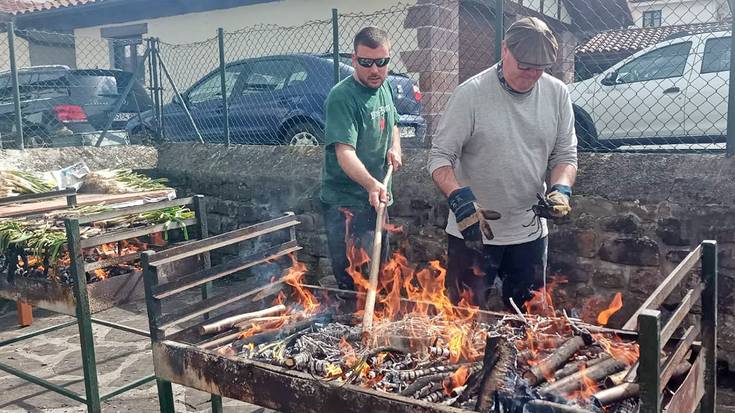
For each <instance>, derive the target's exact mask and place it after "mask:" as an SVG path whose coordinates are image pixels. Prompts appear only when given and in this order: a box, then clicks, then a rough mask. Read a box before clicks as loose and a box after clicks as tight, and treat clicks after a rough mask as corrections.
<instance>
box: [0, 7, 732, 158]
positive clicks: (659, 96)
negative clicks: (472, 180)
mask: <svg viewBox="0 0 735 413" xmlns="http://www.w3.org/2000/svg"><path fill="white" fill-rule="evenodd" d="M660 3H661V2H640V1H627V0H515V1H509V0H505V1H502V0H433V1H423V2H420V3H418V4H403V3H397V4H396V5H394V6H392V7H390V8H388V9H384V10H379V11H375V12H369V13H339V12H337V11H336V10H333V11H332V19H324V20H320V21H310V22H307V23H305V24H303V25H300V26H296V27H282V26H273V25H259V26H253V27H248V28H243V29H241V30H237V31H226V32H225V31H222V30H219V32H217V31H213V33H212V38H210V39H207V40H203V41H201V42H198V43H191V44H175V39H171V38H165V37H163V38H162V39H161V40H157V39H150V40H149V41H148V42H147V44H136V45H134V48H131V45H129V44H126V43H118V41H115V40H106V39H105V40H100V39H97V40H91V39H79V38H76V39H74V38H71V39H69V40H68V41H66V43H67V44H68V45H70V49H71V50H72V52H71V53H72V55H73V57H74V58H73V59H71V60H69V61H70V62H72V63H74V64H73V65H70V64H68V65H67V66H70V67H75V68H77V70H79V68H87V69H95V70H97V71H101V72H100V73H101V76H103V77H104V76H105V73H104V72H103V70H105V69H111V68H123V69H124V72H126V73H129V74H131V73H134V72H135V70H136V69H135V68H134V66H136V64H135V62H131V60H138V61H139V60H140V59H141V58H142V57H143V56H142V55H144V54H145V53H144V50H148V49H150V58H149V59H148V61H147V64H146V67H145V68H144V72H145V74H144V75H143V76H140V78H139V79H138V82H136V87H134V88H133V89H135V90H139V91H140V90H142V89H138V87H137V86H138V85H141V88H142V87H143V86H145V87H148V89H149V91H150V92H151V95H150V97H149V98H146V96H144V95H145V93H133V94H132V96H134V97H138V96H139V95H140V98H139V99H137V100H136V101H137V106H136V108H135V109H136V110H132V108H131V107H129V106H130V105H128V104H127V103H128V102H129V101H130V99H125V104H124V105H123V107H124V109H125V110H120V111H119V112H121V113H115V114H113V115H112V116H113V117H114V119H115V122H113V124H112V125H110V127H109V129H111V130H116V129H120V130H125V131H126V132H127V133H128V136H131V138H132V139H133V140H134V141H135V140H140V138H149V139H154V140H167V141H204V142H218V143H225V142H229V143H237V144H275V145H280V144H299V145H310V144H318V143H320V142H321V141H322V139H323V128H324V108H323V104H324V100H325V98H326V96H327V94H328V93H329V90H330V89H331V87H332V86H333V85H334V84H335V82H336V81H338V80H339V79H344V78H346V77H348V76H350V75H351V73H352V67H351V66H352V62H351V53H352V49H353V46H352V40H353V36H354V35H355V34H356V33H357V31H358V30H359V29H360V28H362V27H364V26H367V25H376V26H379V27H381V28H383V29H385V30H386V31H387V32H388V33H389V34H390V36H391V39H392V42H391V55H392V60H391V63H390V64H391V72H390V76H389V78H388V82H390V85H391V87H392V88H393V92H394V98H395V103H396V107H397V109H398V112H399V115H400V119H399V127H400V130H401V135H402V139H403V142H404V143H405V145H406V146H427V145H429V144H430V142H431V139H432V137H433V136H434V134H435V133H436V127H437V124H438V121H439V118H440V117H441V115H442V113H443V111H444V109H445V108H446V105H447V102H448V100H449V97H450V96H451V94H452V92H453V90H454V89H455V88H456V87H457V86H458V85H459V84H461V83H462V82H464V81H465V80H467V79H468V78H470V77H472V76H474V75H476V74H478V73H480V72H482V71H484V70H486V69H488V68H489V67H491V66H493V65H494V64H495V63H496V62H497V61H498V59H499V57H500V55H499V53H500V50H501V49H500V40H501V39H502V34H503V32H504V30H505V29H506V28H507V27H508V26H509V25H510V24H511V23H512V22H513V21H515V20H517V19H518V18H520V17H522V16H527V15H531V16H536V17H539V18H541V19H543V20H544V21H546V23H547V24H548V25H549V26H550V27H551V29H552V30H553V31H554V33H555V35H556V38H557V40H558V43H559V55H558V59H557V62H556V63H555V64H554V66H553V67H552V68H551V69H550V70H548V72H549V73H550V74H551V75H552V76H555V77H556V78H558V79H560V80H562V81H563V82H565V83H566V84H568V89H569V91H570V96H571V99H572V102H573V104H574V113H575V127H576V131H577V136H578V138H579V147H580V149H582V150H594V151H603V150H605V151H610V150H627V151H647V150H671V151H702V150H704V151H717V150H719V151H722V150H725V148H726V146H725V142H726V141H727V130H728V128H727V120H728V116H727V115H728V107H730V106H731V105H729V104H728V99H729V96H730V95H731V94H730V93H728V92H729V89H730V84H731V82H729V77H730V71H729V66H730V61H731V59H732V57H731V55H730V48H731V43H732V40H731V36H730V30H731V27H732V18H731V15H732V13H731V11H730V7H729V3H728V1H727V0H711V1H697V2H694V3H696V5H695V6H692V5H691V4H689V3H691V2H686V1H671V2H666V4H664V5H658V4H660ZM661 4H663V3H661ZM657 5H658V6H657ZM328 12H329V10H327V9H325V13H324V14H325V15H328ZM37 36H39V34H37V33H30V32H28V33H27V34H26V35H25V36H23V35H21V33H17V35H16V39H24V40H25V39H26V38H33V37H37ZM62 38H63V36H61V37H59V36H57V35H54V40H55V41H56V42H57V43H58V42H59V39H62ZM18 42H19V40H17V41H16V43H18ZM41 43H43V42H41ZM144 43H145V42H144ZM146 45H147V46H149V47H147V48H146ZM335 45H336V48H335ZM16 49H20V48H19V47H18V46H16ZM28 50H30V51H31V52H32V51H33V50H34V49H33V48H32V47H31V48H28ZM126 51H127V52H126ZM335 56H337V59H335ZM36 60H37V59H36ZM16 63H17V66H18V67H26V66H29V65H33V66H35V62H34V59H33V56H32V53H31V55H30V56H29V52H28V51H26V52H25V53H23V52H21V51H20V50H17V51H16ZM126 65H127V66H126ZM25 70H26V69H20V70H19V71H18V72H19V73H21V74H22V73H23V72H24V71H25ZM33 70H36V69H33ZM115 73H118V72H115ZM20 77H22V75H21V76H20ZM19 81H20V79H19ZM2 82H3V80H1V79H0V86H2ZM76 82H77V83H79V84H80V86H79V87H82V85H81V83H83V82H82V81H76ZM20 83H21V89H22V88H23V87H22V84H23V82H22V81H21V82H20ZM124 85H125V82H124V81H120V80H119V79H118V80H117V89H118V90H117V96H119V95H120V92H121V91H120V89H121V88H124ZM10 89H11V88H4V89H3V90H6V91H9V92H8V93H5V94H3V95H2V96H3V99H4V100H3V101H2V102H3V105H5V102H6V101H7V100H8V99H9V98H11V97H12V90H10ZM98 89H99V88H98ZM26 90H28V89H26ZM100 94H101V95H104V96H105V97H108V98H109V97H110V95H114V93H108V92H102V93H100ZM113 100H114V99H113ZM21 101H23V99H21ZM133 103H135V102H133ZM21 106H23V104H22V102H21ZM72 106H73V105H72ZM80 106H82V107H83V108H84V109H85V110H86V106H84V105H83V104H80ZM492 106H493V102H491V101H488V102H487V108H488V114H491V113H492V110H493V109H492ZM732 106H735V105H732ZM0 107H3V108H4V107H7V105H6V106H0ZM10 107H12V105H11V106H10ZM112 109H114V107H113V108H112ZM138 109H140V115H138ZM148 109H151V110H148ZM61 113H62V114H63V115H64V116H69V117H71V118H72V119H74V116H81V115H78V114H76V112H73V111H71V112H69V111H66V112H65V111H61ZM106 113H107V114H108V116H107V120H108V121H109V118H110V116H109V113H110V112H109V111H108V112H106ZM54 115H56V112H54V111H53V110H52V111H51V114H50V115H49V116H47V117H46V118H45V119H50V121H52V123H54V125H57V124H61V125H62V126H65V127H66V128H67V129H70V127H69V124H70V122H66V123H65V122H63V121H60V120H59V117H58V116H55V117H54ZM10 118H12V116H10ZM41 118H43V117H41ZM87 118H89V119H91V118H92V116H91V115H89V116H87ZM3 119H5V117H3ZM23 119H24V122H23V128H24V130H25V129H26V128H30V129H29V131H28V132H26V135H29V136H35V135H37V134H40V135H42V136H45V137H46V138H45V140H44V139H41V140H40V143H41V144H53V139H49V138H48V137H50V136H58V131H55V132H48V131H44V132H43V133H40V132H36V129H37V128H36V126H35V125H34V124H32V123H31V122H30V121H28V122H27V121H26V115H25V113H24V114H23ZM118 119H119V121H120V122H123V121H126V122H125V123H124V124H122V123H116V122H117V121H118ZM17 123H18V122H9V123H8V125H10V126H9V127H6V126H5V124H3V125H2V126H0V128H2V129H0V133H2V136H3V139H4V140H6V141H7V140H10V141H13V140H14V139H13V137H14V130H15V129H17V127H16V126H13V125H15V124H17ZM88 123H91V122H88ZM79 124H82V122H79ZM26 125H28V126H26ZM90 126H91V127H92V131H94V132H93V135H94V134H95V133H96V134H97V135H99V134H100V132H101V130H104V128H105V126H106V125H99V124H97V125H90ZM72 132H74V133H73V134H75V133H76V131H74V130H72ZM6 137H8V138H7V139H6ZM733 138H735V134H733ZM26 141H28V142H31V143H37V142H36V141H34V140H32V138H30V137H27V138H26ZM730 149H731V151H732V152H735V145H731V146H730Z"/></svg>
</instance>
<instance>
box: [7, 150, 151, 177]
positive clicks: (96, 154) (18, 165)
mask: <svg viewBox="0 0 735 413" xmlns="http://www.w3.org/2000/svg"><path fill="white" fill-rule="evenodd" d="M80 161H84V162H86V164H87V166H89V168H90V169H92V170H99V169H104V168H113V169H115V168H130V169H153V168H155V167H156V165H157V163H158V151H156V149H155V148H151V147H149V146H136V145H131V146H125V147H114V146H106V147H101V148H94V147H84V148H81V147H75V148H48V149H29V150H25V151H18V150H9V149H5V150H0V170H21V171H41V172H45V171H53V170H57V169H61V168H63V167H66V166H70V165H73V164H75V163H77V162H80Z"/></svg>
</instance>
